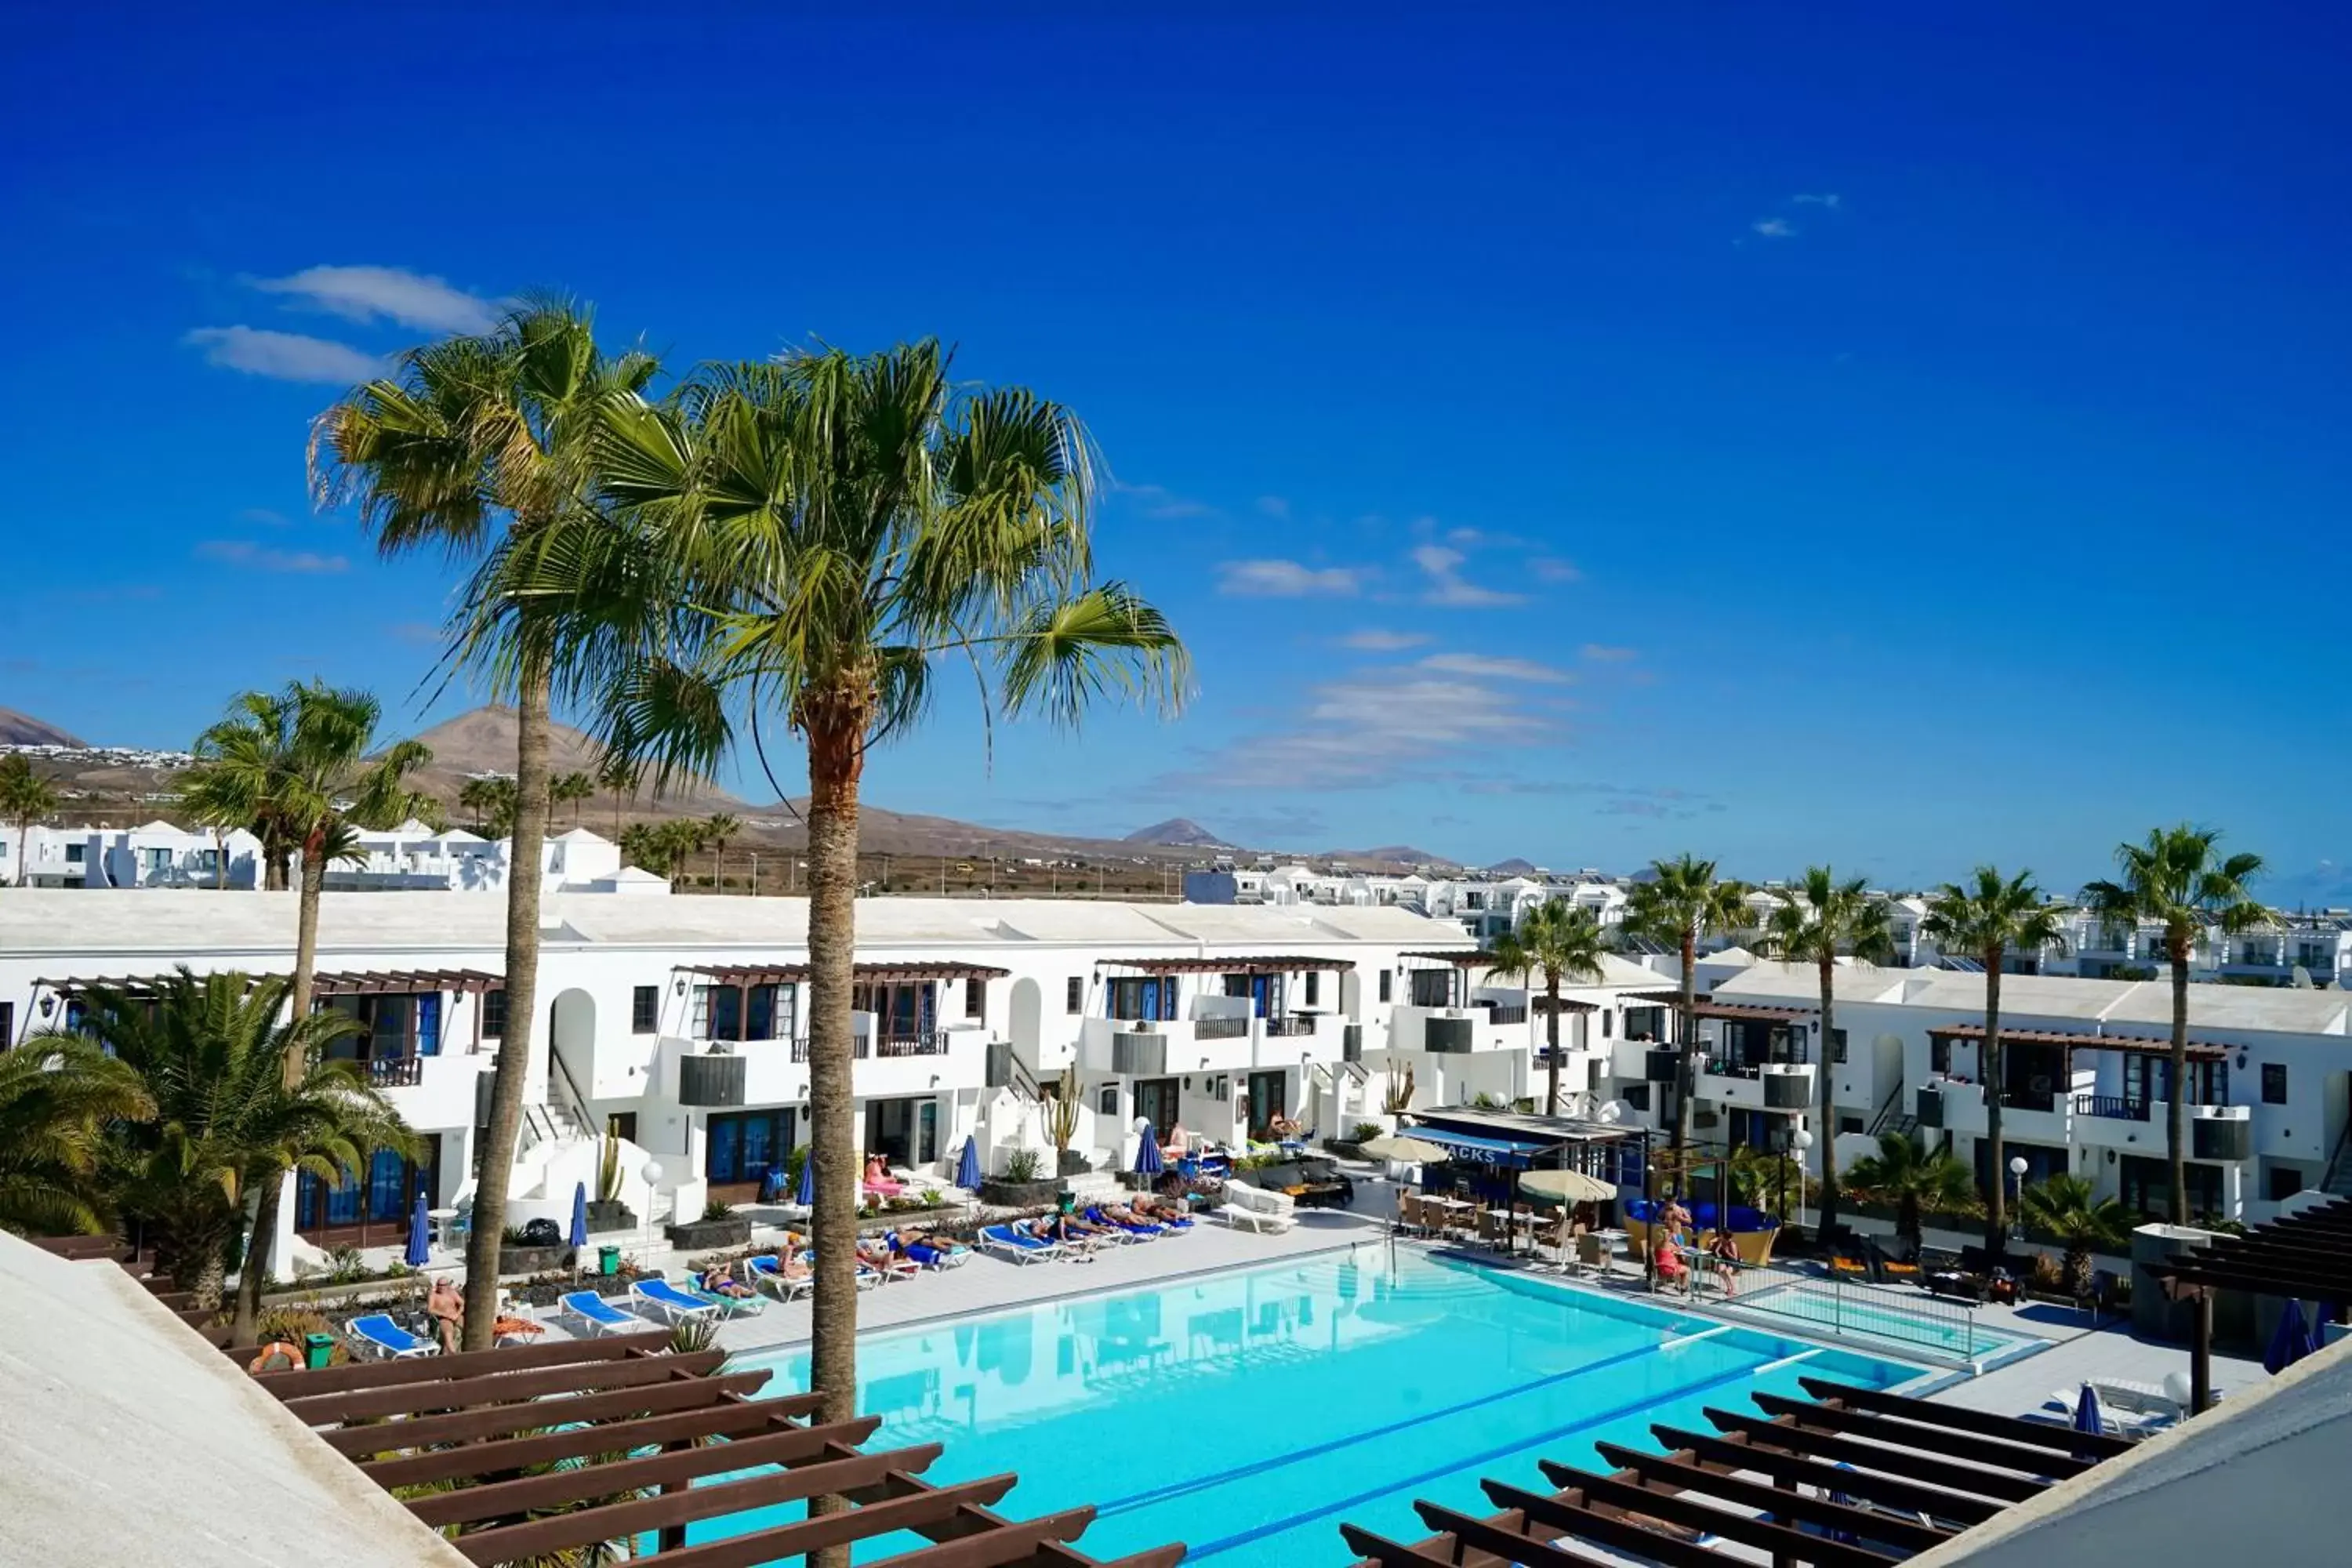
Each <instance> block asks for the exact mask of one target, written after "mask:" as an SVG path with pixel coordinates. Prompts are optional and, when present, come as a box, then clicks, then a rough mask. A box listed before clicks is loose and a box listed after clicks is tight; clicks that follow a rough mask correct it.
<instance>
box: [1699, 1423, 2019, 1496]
mask: <svg viewBox="0 0 2352 1568" xmlns="http://www.w3.org/2000/svg"><path fill="white" fill-rule="evenodd" d="M1702 1414H1704V1415H1706V1418H1707V1420H1708V1421H1709V1422H1711V1423H1713V1424H1714V1425H1715V1426H1718V1427H1720V1428H1721V1429H1722V1430H1724V1431H1726V1432H1738V1433H1740V1434H1741V1435H1743V1436H1746V1437H1747V1438H1748V1440H1749V1441H1751V1442H1756V1443H1769V1444H1770V1445H1772V1446H1773V1447H1778V1448H1786V1449H1788V1450H1790V1452H1792V1453H1798V1454H1811V1455H1813V1456H1815V1457H1817V1458H1824V1459H1843V1460H1845V1461H1846V1462H1847V1463H1848V1464H1854V1465H1864V1466H1867V1467H1868V1468H1872V1469H1874V1470H1883V1471H1885V1473H1887V1474H1888V1475H1893V1476H1907V1477H1909V1478H1910V1479H1913V1480H1919V1481H1927V1482H1928V1483H1929V1484H1931V1485H1934V1486H1939V1487H1942V1488H1945V1489H1947V1490H1950V1491H1957V1492H1966V1493H1970V1494H1972V1495H1974V1496H1977V1497H1986V1498H1998V1499H2000V1500H2001V1501H2002V1502H2026V1501H2030V1500H2032V1499H2034V1498H2037V1497H2040V1496H2041V1495H2042V1493H2043V1492H2044V1491H2046V1490H2048V1488H2047V1487H2045V1486H2044V1485H2042V1482H2040V1481H2036V1480H2031V1479H2027V1478H2025V1477H2023V1476H2018V1475H2011V1474H2010V1473H2009V1472H2007V1471H2003V1470H1981V1469H1978V1468H1975V1467H1974V1466H1972V1465H1956V1464H1953V1463H1952V1462H1951V1461H1950V1460H1948V1459H1937V1458H1929V1457H1927V1455H1925V1454H1919V1453H1915V1452H1913V1451H1911V1450H1910V1449H1907V1448H1889V1447H1886V1446H1885V1445H1884V1444H1881V1443H1867V1442H1864V1441H1863V1440H1862V1439H1861V1438H1859V1437H1849V1436H1845V1435H1844V1434H1843V1433H1837V1432H1816V1431H1814V1430H1812V1429H1811V1428H1810V1427H1801V1426H1786V1425H1783V1424H1781V1423H1778V1422H1772V1421H1763V1420H1759V1419H1758V1418H1757V1417H1755V1416H1753V1415H1739V1414H1738V1413H1737V1412H1735V1411H1730V1410H1717V1409H1716V1408H1714V1407H1713V1406H1711V1405H1710V1406H1708V1407H1707V1408H1706V1410H1705V1411H1704V1412H1702Z"/></svg>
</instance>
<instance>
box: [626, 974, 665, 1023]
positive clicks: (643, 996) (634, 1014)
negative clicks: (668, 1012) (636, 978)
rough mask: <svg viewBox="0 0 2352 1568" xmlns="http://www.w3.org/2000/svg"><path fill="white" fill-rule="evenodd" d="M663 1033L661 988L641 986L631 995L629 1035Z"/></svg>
mask: <svg viewBox="0 0 2352 1568" xmlns="http://www.w3.org/2000/svg"><path fill="white" fill-rule="evenodd" d="M660 1032H661V987H660V986H658V985H640V986H638V987H637V988H636V989H635V991H633V992H631V993H630V994H629V1033H631V1034H633V1035H654V1034H659V1033H660Z"/></svg>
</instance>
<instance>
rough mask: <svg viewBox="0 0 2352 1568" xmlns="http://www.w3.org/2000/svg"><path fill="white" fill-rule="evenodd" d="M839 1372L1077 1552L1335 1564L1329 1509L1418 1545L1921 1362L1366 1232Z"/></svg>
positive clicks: (874, 1443)
mask: <svg viewBox="0 0 2352 1568" xmlns="http://www.w3.org/2000/svg"><path fill="white" fill-rule="evenodd" d="M734 1364H735V1366H736V1367H740V1366H745V1365H751V1366H756V1365H761V1364H765V1365H770V1366H772V1367H773V1368H774V1369H775V1373H776V1375H775V1376H774V1378H773V1379H772V1380H771V1382H770V1384H769V1388H768V1392H769V1393H771V1394H784V1393H789V1392H796V1391H799V1390H802V1389H804V1388H806V1387H807V1385H808V1356H807V1352H805V1351H801V1352H780V1353H779V1354H776V1355H773V1356H769V1357H754V1358H748V1359H745V1360H742V1361H739V1362H738V1363H734ZM730 1370H733V1368H732V1367H730ZM858 1372H859V1389H858V1401H857V1403H858V1408H859V1409H860V1411H862V1412H864V1413H866V1414H870V1415H880V1416H881V1417H882V1428H881V1431H880V1432H879V1433H878V1434H877V1436H875V1437H874V1438H873V1439H871V1440H870V1441H869V1442H868V1443H867V1444H866V1450H867V1451H868V1452H874V1451H877V1450H878V1449H880V1448H882V1447H896V1446H903V1445H907V1444H912V1443H926V1442H939V1443H943V1444H945V1445H946V1452H945V1454H944V1455H943V1456H942V1457H941V1458H940V1460H939V1462H938V1463H936V1464H935V1465H933V1466H932V1467H931V1468H930V1469H929V1471H927V1472H925V1475H926V1478H927V1479H929V1480H931V1481H934V1482H940V1483H946V1482H953V1481H959V1480H969V1479H975V1478H977V1477H981V1476H988V1475H994V1474H999V1473H1001V1472H1003V1471H1006V1470H1017V1471H1018V1472H1019V1473H1020V1476H1021V1484H1020V1485H1019V1486H1018V1487H1017V1488H1015V1489H1013V1492H1012V1493H1011V1494H1010V1495H1009V1496H1008V1497H1007V1498H1006V1499H1005V1500H1004V1501H1003V1503H1001V1504H999V1505H997V1506H998V1508H999V1509H1000V1510H1002V1511H1003V1512H1005V1513H1007V1514H1009V1515H1012V1516H1013V1517H1015V1518H1030V1517H1034V1516H1036V1515H1039V1514H1044V1513H1050V1512H1053V1511H1055V1510H1059V1509H1065V1508H1070V1507H1075V1506H1077V1505H1080V1504H1085V1503H1092V1504H1094V1505H1096V1507H1097V1510H1098V1512H1097V1517H1096V1521H1095V1523H1094V1524H1093V1525H1092V1526H1090V1527H1089V1528H1088V1529H1087V1532H1086V1534H1085V1535H1084V1536H1083V1537H1082V1538H1081V1539H1080V1541H1079V1542H1077V1545H1078V1546H1079V1548H1080V1549H1081V1550H1083V1551H1085V1552H1087V1553H1089V1554H1090V1555H1093V1556H1096V1557H1101V1558H1108V1557H1113V1556H1117V1555H1119V1554H1121V1553H1125V1552H1138V1551H1141V1550H1143V1549H1144V1548H1147V1547H1150V1546H1157V1545H1160V1544H1162V1543H1164V1542H1171V1541H1181V1542H1185V1543H1186V1544H1187V1545H1189V1546H1190V1547H1191V1549H1192V1550H1191V1554H1190V1555H1189V1556H1188V1557H1187V1558H1186V1559H1185V1561H1186V1562H1187V1563H1213V1564H1215V1565H1216V1568H1277V1565H1279V1568H1316V1565H1318V1564H1323V1565H1328V1564H1339V1563H1347V1562H1349V1561H1350V1556H1349V1552H1348V1550H1347V1548H1346V1546H1345V1545H1344V1544H1343V1543H1342V1542H1341V1541H1340V1539H1339V1525H1340V1523H1341V1522H1342V1521H1348V1522H1351V1523H1357V1524H1361V1525H1364V1526H1365V1527H1367V1528H1369V1529H1371V1530H1375V1531H1381V1533H1384V1534H1388V1535H1391V1536H1394V1537H1397V1538H1400V1539H1403V1540H1415V1539H1418V1538H1420V1537H1421V1536H1423V1535H1424V1534H1426V1533H1427V1531H1425V1530H1424V1529H1423V1527H1422V1525H1421V1524H1420V1522H1419V1519H1418V1516H1417V1515H1416V1514H1415V1513H1414V1512H1413V1510H1412V1501H1413V1500H1414V1499H1415V1498H1428V1499H1432V1500H1436V1501H1438V1502H1442V1503H1447V1504H1451V1505H1454V1506H1458V1507H1461V1508H1464V1509H1466V1510H1471V1511H1475V1512H1479V1513H1485V1512H1488V1511H1491V1509H1490V1506H1489V1505H1488V1504H1487V1503H1486V1500H1485V1494H1484V1493H1483V1492H1481V1491H1480V1490H1479V1488H1478V1481H1479V1479H1480V1478H1481V1477H1485V1476H1493V1477H1498V1478H1501V1479H1506V1480H1512V1481H1518V1482H1523V1483H1526V1484H1529V1485H1533V1486H1538V1487H1540V1486H1542V1484H1543V1481H1542V1477H1541V1475H1540V1473H1539V1472H1538V1470H1537V1468H1536V1460H1537V1459H1538V1458H1551V1459H1554V1460H1558V1461H1559V1462H1562V1463H1566V1464H1570V1465H1577V1466H1583V1467H1595V1468H1601V1469H1603V1470H1606V1469H1607V1468H1610V1467H1608V1466H1606V1465H1604V1464H1602V1463H1601V1459H1600V1457H1599V1456H1598V1455H1597V1454H1596V1453H1595V1452H1594V1450H1593V1447H1592V1445H1593V1444H1594V1443H1595V1442H1596V1441H1611V1442H1616V1443H1622V1444H1625V1445H1628V1446H1633V1447H1646V1448H1651V1449H1655V1448H1656V1447H1658V1444H1657V1442H1656V1440H1655V1439H1654V1437H1652V1436H1651V1434H1650V1424H1651V1423H1652V1422H1665V1423H1670V1424H1673V1425H1675V1426H1684V1427H1696V1428H1698V1429H1701V1430H1706V1429H1708V1428H1707V1426H1706V1419H1705V1417H1704V1415H1702V1414H1701V1411H1702V1410H1703V1409H1704V1407H1705V1406H1706V1405H1718V1406H1726V1407H1729V1408H1732V1409H1738V1410H1746V1411H1749V1412H1751V1413H1752V1412H1753V1410H1754V1406H1752V1405H1749V1404H1748V1398H1747V1396H1748V1394H1749V1393H1750V1392H1751V1391H1755V1390H1764V1391H1769V1392H1773V1393H1780V1394H1801V1389H1800V1388H1799V1387H1798V1383H1797V1380H1798V1379H1799V1378H1800V1377H1801V1376H1807V1375H1812V1376H1822V1377H1827V1378H1831V1379H1833V1380H1836V1381H1839V1382H1844V1383H1853V1384H1862V1385H1864V1386H1868V1387H1874V1388H1885V1387H1890V1386H1892V1385H1894V1384H1900V1383H1904V1382H1907V1381H1909V1380H1911V1379H1913V1378H1915V1377H1917V1376H1919V1375H1920V1372H1921V1369H1920V1368H1919V1367H1917V1366H1915V1365H1910V1364H1906V1363H1902V1362H1898V1361H1894V1360H1887V1359H1881V1358H1878V1357H1874V1356H1868V1355H1861V1354H1856V1353H1853V1352H1848V1351H1843V1350H1836V1349H1829V1348H1825V1347H1822V1346H1821V1345H1818V1344H1814V1343H1808V1342H1800V1341H1794V1340H1786V1339H1781V1338H1779V1337H1777V1336H1775V1335H1773V1334H1771V1333H1769V1332H1766V1331H1762V1330H1759V1329H1751V1328H1747V1327H1743V1326H1727V1325H1725V1324H1723V1323H1719V1322H1713V1321H1708V1320H1706V1319H1703V1318H1697V1317H1691V1316H1685V1315H1683V1314H1679V1313H1675V1312H1673V1311H1669V1310H1658V1309H1655V1308H1653V1307H1650V1306H1647V1305H1644V1304H1643V1303H1639V1302H1633V1301H1627V1300H1618V1299H1614V1298H1606V1297H1601V1296H1597V1295H1595V1294H1593V1293H1591V1292H1589V1291H1577V1290H1566V1289H1559V1288H1557V1287H1555V1286H1550V1285H1547V1284H1544V1283H1541V1282H1539V1281H1535V1280H1528V1279H1515V1278H1512V1277H1510V1276H1507V1275H1501V1274H1497V1273H1495V1272H1493V1271H1490V1270H1485V1269H1480V1268H1475V1267H1474V1266H1469V1265H1464V1264H1457V1263H1452V1262H1448V1261H1444V1260H1441V1259H1437V1258H1430V1257H1427V1256H1424V1255H1423V1254H1421V1253H1419V1252H1416V1251H1406V1252H1402V1253H1400V1254H1398V1255H1397V1256H1396V1258H1395V1260H1394V1263H1393V1265H1391V1260H1390V1257H1389V1254H1388V1252H1387V1251H1386V1249H1384V1248H1381V1247H1376V1246H1373V1245H1370V1244H1367V1245H1366V1246H1364V1247H1361V1248H1359V1249H1357V1250H1355V1251H1353V1252H1350V1253H1346V1254H1328V1253H1327V1254H1322V1255H1319V1256H1317V1257H1315V1258H1306V1259H1299V1260H1294V1261H1291V1262H1286V1263H1280V1264H1274V1265H1269V1266H1267V1267H1265V1268H1251V1269H1246V1270H1241V1271H1235V1272H1230V1273H1222V1274H1215V1275H1208V1276H1203V1277H1202V1278H1199V1279H1181V1280H1176V1281H1172V1282H1169V1283H1165V1284H1162V1285H1160V1286H1156V1287H1151V1288H1147V1289H1134V1290H1124V1291H1118V1292H1111V1293H1106V1294H1103V1295H1098V1296H1091V1297H1083V1298H1078V1299H1075V1300H1065V1301H1058V1302H1048V1303H1043V1304H1040V1305H1037V1306H1034V1307H1028V1308H1022V1309H1017V1310H1012V1311H1008V1312H1003V1313H1001V1314H998V1315H995V1316H992V1317H985V1318H976V1319H965V1320H960V1321H955V1322H952V1323H941V1324H939V1325H937V1326H934V1327H926V1328H915V1329H907V1330H900V1331H891V1332H880V1333H875V1334H872V1335H867V1336H863V1337H861V1339H860V1341H859V1346H858ZM800 1515H801V1506H800V1505H798V1504H793V1505H788V1506H786V1507H784V1508H780V1509H772V1510H765V1511H764V1512H763V1513H759V1514H746V1515H741V1516H738V1517H737V1518H734V1519H731V1520H727V1521H715V1522H714V1523H712V1524H710V1525H705V1526H702V1527H699V1528H698V1529H697V1530H696V1531H693V1532H692V1533H690V1534H689V1537H688V1539H689V1541H690V1542H701V1541H706V1540H713V1539H717V1538H719V1536H721V1535H725V1534H731V1533H735V1532H737V1531H742V1530H748V1529H757V1528H764V1527H767V1526H772V1525H776V1524H782V1523H785V1522H789V1521H791V1520H793V1519H795V1518H798V1517H800ZM922 1544H924V1543H923V1542H921V1541H920V1540H919V1539H917V1538H915V1537H912V1536H908V1535H899V1536H894V1537H891V1538H888V1539H887V1540H885V1541H880V1542H870V1543H868V1545H867V1547H866V1548H865V1549H864V1550H863V1552H862V1555H861V1558H860V1560H861V1561H865V1560H868V1559H870V1558H873V1557H878V1556H883V1555H887V1553H888V1552H904V1551H912V1550H915V1549H917V1548H918V1547H919V1546H921V1545H922Z"/></svg>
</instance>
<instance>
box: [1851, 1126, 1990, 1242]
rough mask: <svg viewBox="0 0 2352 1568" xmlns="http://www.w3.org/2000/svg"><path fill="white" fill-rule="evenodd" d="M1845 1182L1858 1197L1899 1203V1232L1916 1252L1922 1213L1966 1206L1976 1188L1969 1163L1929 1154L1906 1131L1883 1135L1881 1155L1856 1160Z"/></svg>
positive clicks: (1897, 1210)
mask: <svg viewBox="0 0 2352 1568" xmlns="http://www.w3.org/2000/svg"><path fill="white" fill-rule="evenodd" d="M1846 1181H1847V1184H1848V1185H1850V1186H1851V1187H1853V1190H1854V1191H1855V1192H1856V1193H1857V1194H1862V1195H1864V1196H1865V1197H1869V1198H1873V1199H1875V1200H1876V1201H1878V1202H1879V1203H1883V1204H1893V1205H1895V1235H1897V1236H1899V1237H1903V1239H1905V1240H1906V1241H1908V1242H1909V1243H1910V1244H1911V1246H1912V1247H1913V1249H1914V1250H1915V1251H1916V1249H1917V1247H1918V1246H1919V1228H1920V1215H1921V1212H1922V1211H1923V1210H1933V1211H1935V1212H1936V1213H1938V1214H1948V1213H1950V1212H1951V1211H1952V1210H1954V1209H1958V1208H1963V1207H1965V1206H1967V1205H1968V1203H1969V1199H1970V1198H1971V1197H1973V1196H1974V1195H1975V1191H1974V1190H1975V1186H1976V1183H1975V1180H1974V1178H1972V1177H1971V1176H1970V1175H1969V1168H1968V1167H1967V1166H1966V1165H1963V1164H1961V1163H1959V1162H1958V1160H1955V1159H1953V1158H1952V1156H1951V1155H1949V1154H1948V1153H1945V1152H1942V1151H1940V1150H1938V1151H1937V1152H1932V1153H1931V1152H1928V1151H1927V1149H1926V1148H1924V1147H1923V1146H1921V1145H1920V1144H1919V1143H1918V1142H1916V1140H1915V1139H1913V1137H1912V1136H1911V1134H1909V1133H1908V1132H1882V1133H1880V1134H1879V1135H1878V1152H1877V1153H1875V1154H1866V1155H1864V1156H1863V1157H1862V1158H1861V1159H1859V1160H1856V1161H1855V1162H1854V1163H1853V1169H1852V1170H1851V1171H1849V1172H1847V1173H1846Z"/></svg>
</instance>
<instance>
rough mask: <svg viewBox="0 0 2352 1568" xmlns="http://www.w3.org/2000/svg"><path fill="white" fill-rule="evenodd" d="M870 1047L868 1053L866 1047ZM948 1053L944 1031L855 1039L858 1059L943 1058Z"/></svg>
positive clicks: (862, 1036) (946, 1037)
mask: <svg viewBox="0 0 2352 1568" xmlns="http://www.w3.org/2000/svg"><path fill="white" fill-rule="evenodd" d="M869 1046H870V1047H872V1049H871V1050H870V1051H869V1050H868V1049H867V1047H869ZM947 1051H948V1036H947V1031H946V1030H944V1029H930V1030H927V1031H925V1032H923V1033H921V1034H914V1035H885V1036H883V1037H881V1038H880V1039H878V1040H875V1039H869V1038H868V1037H866V1036H864V1035H860V1036H858V1037H857V1055H858V1057H859V1058H860V1059H863V1058H866V1057H867V1056H877V1057H943V1056H945V1055H947Z"/></svg>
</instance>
